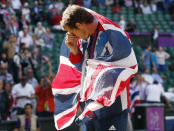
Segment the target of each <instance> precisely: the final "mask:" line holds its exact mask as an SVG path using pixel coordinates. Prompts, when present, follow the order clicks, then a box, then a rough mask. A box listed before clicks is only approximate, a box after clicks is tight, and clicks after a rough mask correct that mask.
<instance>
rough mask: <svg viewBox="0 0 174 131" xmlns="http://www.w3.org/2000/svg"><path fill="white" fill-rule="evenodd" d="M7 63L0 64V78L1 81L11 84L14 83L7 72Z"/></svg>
mask: <svg viewBox="0 0 174 131" xmlns="http://www.w3.org/2000/svg"><path fill="white" fill-rule="evenodd" d="M7 69H8V64H7V63H3V64H1V65H0V79H2V80H3V82H5V83H6V82H9V83H11V84H13V83H14V81H13V76H12V75H11V74H10V73H8V70H7Z"/></svg>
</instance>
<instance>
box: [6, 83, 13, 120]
mask: <svg viewBox="0 0 174 131" xmlns="http://www.w3.org/2000/svg"><path fill="white" fill-rule="evenodd" d="M4 90H5V92H6V93H7V96H8V100H9V103H8V104H9V109H8V111H9V113H11V111H12V108H13V104H14V100H13V96H12V94H11V90H12V85H11V84H10V83H9V82H6V83H5V84H4ZM10 115H11V114H9V117H10Z"/></svg>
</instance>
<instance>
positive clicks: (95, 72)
mask: <svg viewBox="0 0 174 131" xmlns="http://www.w3.org/2000/svg"><path fill="white" fill-rule="evenodd" d="M107 67H109V66H105V65H100V64H99V65H97V67H96V70H95V71H94V73H93V74H92V75H91V82H90V85H89V87H88V88H87V90H86V91H85V95H84V98H85V101H86V100H88V97H89V96H90V95H91V93H92V91H93V86H94V83H95V79H96V77H97V76H98V74H99V73H100V72H101V71H102V70H103V69H105V68H107Z"/></svg>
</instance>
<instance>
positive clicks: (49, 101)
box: [35, 76, 54, 117]
mask: <svg viewBox="0 0 174 131" xmlns="http://www.w3.org/2000/svg"><path fill="white" fill-rule="evenodd" d="M35 95H36V97H37V107H36V111H37V116H38V117H51V116H53V113H54V97H53V95H52V90H51V82H50V80H49V79H48V76H43V77H42V78H41V80H40V85H38V86H37V88H36V91H35Z"/></svg>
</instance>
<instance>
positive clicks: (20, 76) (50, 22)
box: [0, 0, 174, 120]
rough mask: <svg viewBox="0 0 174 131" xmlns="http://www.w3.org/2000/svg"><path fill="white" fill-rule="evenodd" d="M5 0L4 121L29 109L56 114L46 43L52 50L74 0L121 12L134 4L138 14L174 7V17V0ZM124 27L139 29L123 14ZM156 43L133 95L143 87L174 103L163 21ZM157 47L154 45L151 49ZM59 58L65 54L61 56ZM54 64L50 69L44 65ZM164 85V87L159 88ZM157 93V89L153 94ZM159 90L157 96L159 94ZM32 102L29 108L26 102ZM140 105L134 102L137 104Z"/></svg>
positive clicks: (0, 69)
mask: <svg viewBox="0 0 174 131" xmlns="http://www.w3.org/2000/svg"><path fill="white" fill-rule="evenodd" d="M31 1H32V0H1V2H0V43H1V45H0V103H1V104H0V120H9V119H13V117H14V118H15V116H16V115H20V114H24V113H26V111H25V110H26V109H28V108H29V109H28V110H29V112H30V107H31V108H32V112H33V113H34V114H36V115H37V116H39V117H47V116H53V112H54V99H53V95H52V91H51V82H52V80H53V78H54V76H55V74H54V73H53V72H52V64H51V60H50V58H49V57H48V56H47V55H46V54H44V52H43V51H42V49H43V48H48V49H50V50H51V49H52V48H53V42H54V38H55V35H54V32H55V31H58V32H59V31H61V27H60V20H61V15H62V12H63V10H64V8H66V7H67V6H68V5H69V4H78V5H82V6H85V7H87V8H89V7H91V6H99V7H102V6H106V7H112V11H113V13H121V12H122V10H121V7H122V6H125V7H134V12H135V13H138V14H151V13H153V12H156V11H164V10H169V11H170V13H171V15H173V16H174V2H173V1H172V0H63V1H61V0H37V1H34V0H33V1H32V2H31ZM118 24H119V26H120V27H121V28H122V29H124V30H126V31H127V32H138V29H137V27H136V24H135V22H134V20H133V19H131V20H130V22H129V23H126V21H125V20H124V17H123V16H121V17H120V21H119V22H118ZM151 36H152V43H151V45H149V46H147V47H146V49H145V50H144V51H143V54H142V63H143V70H142V72H140V73H138V74H137V75H136V77H135V78H134V79H132V81H131V90H130V94H131V95H132V94H134V93H135V92H136V91H139V92H140V96H139V100H142V101H148V102H161V99H160V98H161V96H163V100H164V101H165V102H166V103H167V106H168V107H171V104H170V100H169V97H168V96H169V95H167V96H166V95H165V92H164V87H163V82H164V79H166V76H164V75H160V74H161V73H160V72H165V70H166V65H165V61H166V60H167V59H168V58H169V57H170V54H169V53H167V52H165V51H164V50H163V48H162V47H158V46H157V38H158V36H159V32H158V27H157V25H155V26H154V29H153V30H152V32H151ZM151 49H152V50H151ZM57 59H59V58H57ZM44 65H47V66H48V71H45V70H44V69H43V66H44ZM159 89H160V90H159ZM152 92H153V93H152ZM154 94H155V95H154ZM170 98H171V97H170ZM28 103H30V104H31V105H30V104H29V105H27V106H29V107H27V106H26V104H28ZM133 104H134V103H133Z"/></svg>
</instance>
